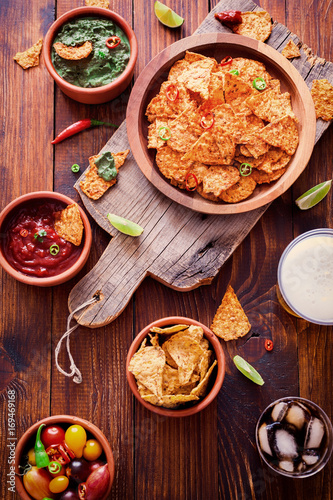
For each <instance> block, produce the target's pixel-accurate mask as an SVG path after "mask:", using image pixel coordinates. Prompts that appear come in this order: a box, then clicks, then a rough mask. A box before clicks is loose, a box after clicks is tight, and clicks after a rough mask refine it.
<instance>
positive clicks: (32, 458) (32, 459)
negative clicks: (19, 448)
mask: <svg viewBox="0 0 333 500" xmlns="http://www.w3.org/2000/svg"><path fill="white" fill-rule="evenodd" d="M27 455H28V462H29V464H30V465H36V457H35V450H34V449H33V448H30V450H29V451H28V453H27Z"/></svg>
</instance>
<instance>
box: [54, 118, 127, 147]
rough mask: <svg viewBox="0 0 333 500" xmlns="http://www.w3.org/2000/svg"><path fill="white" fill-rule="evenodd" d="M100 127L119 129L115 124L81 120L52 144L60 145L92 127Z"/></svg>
mask: <svg viewBox="0 0 333 500" xmlns="http://www.w3.org/2000/svg"><path fill="white" fill-rule="evenodd" d="M99 125H106V126H107V127H116V128H117V127H118V125H114V124H113V123H106V122H100V121H98V120H92V119H91V118H85V119H84V120H79V121H78V122H75V123H73V124H72V125H70V126H69V127H67V128H65V130H63V131H62V132H60V134H59V135H57V137H56V138H55V139H53V141H51V144H58V142H61V141H63V140H64V139H67V137H70V136H71V135H74V134H77V133H78V132H81V131H82V130H85V129H87V128H90V127H98V126H99Z"/></svg>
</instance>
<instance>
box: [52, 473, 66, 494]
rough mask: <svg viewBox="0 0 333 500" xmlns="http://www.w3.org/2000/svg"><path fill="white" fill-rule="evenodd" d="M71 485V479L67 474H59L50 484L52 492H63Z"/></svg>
mask: <svg viewBox="0 0 333 500" xmlns="http://www.w3.org/2000/svg"><path fill="white" fill-rule="evenodd" d="M68 485H69V479H68V477H66V476H57V477H55V478H54V479H52V481H51V482H50V484H49V488H50V490H51V491H52V493H62V492H63V491H65V489H66V488H67V486H68Z"/></svg>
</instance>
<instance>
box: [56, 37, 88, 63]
mask: <svg viewBox="0 0 333 500" xmlns="http://www.w3.org/2000/svg"><path fill="white" fill-rule="evenodd" d="M53 48H54V50H55V51H56V53H57V54H58V56H59V57H61V58H62V59H66V60H68V61H79V60H80V59H85V58H86V57H88V56H89V55H90V54H91V52H92V50H93V45H92V43H91V42H89V41H88V40H87V41H86V42H84V44H82V45H80V46H75V47H69V46H68V45H64V44H63V43H61V42H56V43H54V44H53Z"/></svg>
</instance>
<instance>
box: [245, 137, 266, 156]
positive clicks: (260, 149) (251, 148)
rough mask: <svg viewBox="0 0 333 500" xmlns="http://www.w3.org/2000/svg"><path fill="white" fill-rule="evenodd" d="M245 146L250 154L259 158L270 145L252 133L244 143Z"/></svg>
mask: <svg viewBox="0 0 333 500" xmlns="http://www.w3.org/2000/svg"><path fill="white" fill-rule="evenodd" d="M246 148H247V150H248V152H249V153H250V155H251V156H253V157H254V158H260V156H262V155H263V154H265V153H267V151H268V150H269V148H270V146H269V144H267V142H266V141H264V140H263V139H262V138H261V137H259V135H258V134H257V135H254V136H253V137H252V138H251V140H250V141H249V142H247V143H246Z"/></svg>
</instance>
